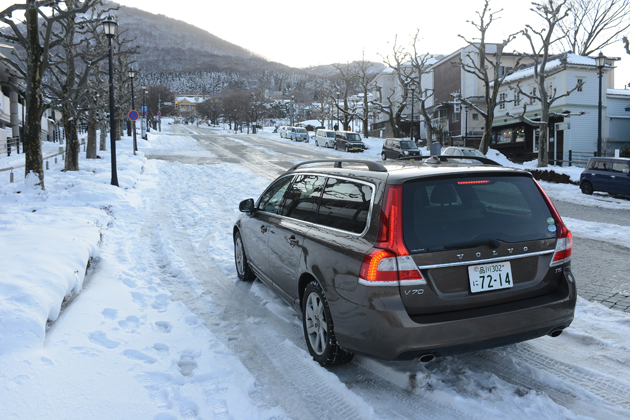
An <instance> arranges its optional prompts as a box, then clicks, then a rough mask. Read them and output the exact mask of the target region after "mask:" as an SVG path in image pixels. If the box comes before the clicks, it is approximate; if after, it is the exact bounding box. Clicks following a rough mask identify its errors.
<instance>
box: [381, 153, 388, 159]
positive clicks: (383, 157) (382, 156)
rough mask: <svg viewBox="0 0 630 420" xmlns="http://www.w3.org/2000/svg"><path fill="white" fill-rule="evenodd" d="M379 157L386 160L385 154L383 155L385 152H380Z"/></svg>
mask: <svg viewBox="0 0 630 420" xmlns="http://www.w3.org/2000/svg"><path fill="white" fill-rule="evenodd" d="M381 159H383V160H387V156H386V155H385V152H382V153H381Z"/></svg>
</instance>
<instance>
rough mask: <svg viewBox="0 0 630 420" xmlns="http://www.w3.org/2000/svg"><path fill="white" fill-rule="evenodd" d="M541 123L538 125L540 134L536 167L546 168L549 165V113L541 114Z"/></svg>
mask: <svg viewBox="0 0 630 420" xmlns="http://www.w3.org/2000/svg"><path fill="white" fill-rule="evenodd" d="M542 121H543V124H541V125H540V135H539V136H538V167H539V168H546V167H547V166H548V165H549V148H548V147H547V145H548V144H547V126H548V121H549V115H545V113H544V112H543V116H542Z"/></svg>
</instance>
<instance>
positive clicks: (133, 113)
mask: <svg viewBox="0 0 630 420" xmlns="http://www.w3.org/2000/svg"><path fill="white" fill-rule="evenodd" d="M138 117H139V115H138V112H137V111H129V119H130V120H131V121H136V120H137V119H138Z"/></svg>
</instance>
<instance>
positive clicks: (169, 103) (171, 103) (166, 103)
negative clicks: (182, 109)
mask: <svg viewBox="0 0 630 420" xmlns="http://www.w3.org/2000/svg"><path fill="white" fill-rule="evenodd" d="M163 105H166V106H169V105H173V102H164V104H163Z"/></svg>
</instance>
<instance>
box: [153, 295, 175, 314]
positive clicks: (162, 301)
mask: <svg viewBox="0 0 630 420" xmlns="http://www.w3.org/2000/svg"><path fill="white" fill-rule="evenodd" d="M170 300H171V296H170V295H167V294H164V293H162V294H159V295H157V296H156V297H155V302H153V305H151V307H153V309H156V310H157V311H158V312H166V308H168V304H169V301H170Z"/></svg>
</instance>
